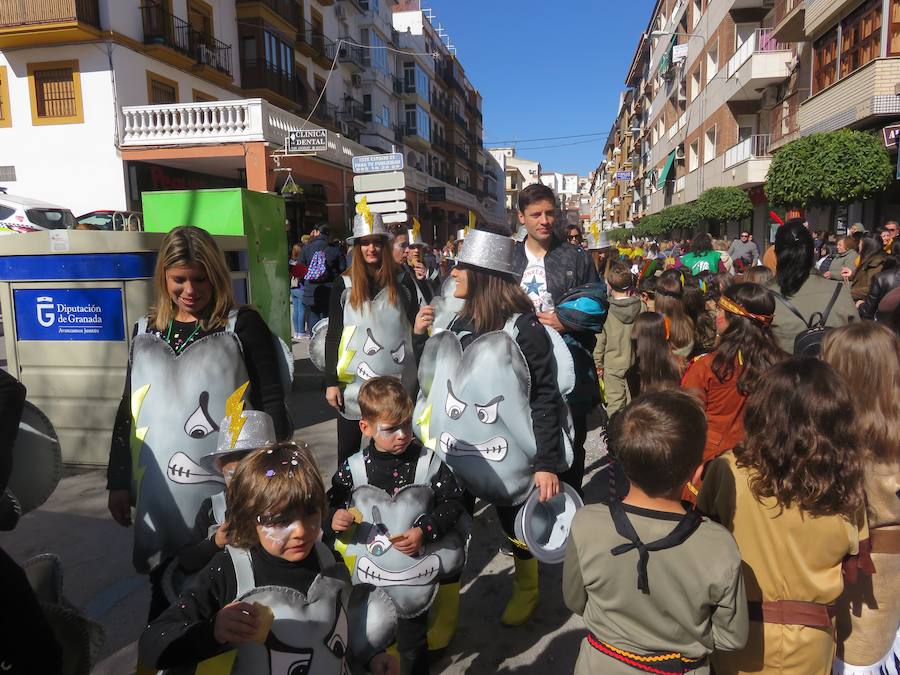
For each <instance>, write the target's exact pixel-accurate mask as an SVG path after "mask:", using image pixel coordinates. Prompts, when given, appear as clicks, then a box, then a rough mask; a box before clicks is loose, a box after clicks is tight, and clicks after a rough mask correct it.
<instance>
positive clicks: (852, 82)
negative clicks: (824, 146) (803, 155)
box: [800, 57, 900, 135]
mask: <svg viewBox="0 0 900 675" xmlns="http://www.w3.org/2000/svg"><path fill="white" fill-rule="evenodd" d="M898 82H900V57H893V58H887V59H875V60H874V61H871V62H869V63H867V64H866V65H864V66H863V67H862V68H859V69H857V70H855V71H853V72H852V73H850V74H849V75H844V77H842V78H841V79H840V80H838V81H837V82H835V83H834V84H832V85H831V86H830V87H828V88H826V89H823V90H822V91H820V92H818V93H817V94H815V95H814V96H811V97H810V98H808V99H807V100H805V101H803V102H802V103H801V104H800V128H801V129H803V133H804V135H805V134H807V133H815V132H818V131H832V130H834V129H840V128H842V127H850V128H858V127H860V126H863V125H870V124H872V125H874V124H885V123H887V122H888V121H892V120H893V119H896V117H897V116H898V115H900V96H897V90H896V86H897V83H898ZM878 118H880V119H878Z"/></svg>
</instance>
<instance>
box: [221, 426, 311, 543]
mask: <svg viewBox="0 0 900 675" xmlns="http://www.w3.org/2000/svg"><path fill="white" fill-rule="evenodd" d="M226 501H227V503H228V513H227V517H226V520H227V521H228V535H229V537H230V539H231V543H232V544H233V545H234V546H237V547H239V548H250V547H251V546H253V545H255V544H258V543H259V535H258V534H257V533H256V526H257V524H258V523H259V520H258V518H259V516H261V515H264V514H266V513H271V512H274V511H280V512H282V513H289V512H296V511H299V512H300V513H302V514H303V515H304V516H309V515H312V514H314V513H319V514H321V515H323V516H324V514H325V483H324V481H323V480H322V474H321V473H319V467H318V466H316V461H315V459H313V456H312V453H311V452H310V451H309V448H308V447H307V446H306V445H305V444H301V445H298V444H296V443H278V444H277V445H273V446H270V447H266V448H260V449H259V450H254V451H253V452H252V453H250V454H249V455H247V457H245V458H244V459H243V460H242V461H241V463H240V464H238V468H237V471H236V472H235V474H234V478H233V479H232V481H231V483H230V484H229V485H228V488H227V492H226Z"/></svg>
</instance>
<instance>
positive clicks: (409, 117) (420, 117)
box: [404, 103, 431, 142]
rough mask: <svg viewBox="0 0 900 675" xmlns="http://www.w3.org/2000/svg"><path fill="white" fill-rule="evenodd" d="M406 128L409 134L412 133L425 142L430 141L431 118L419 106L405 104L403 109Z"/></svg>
mask: <svg viewBox="0 0 900 675" xmlns="http://www.w3.org/2000/svg"><path fill="white" fill-rule="evenodd" d="M404 113H405V120H406V126H407V129H408V131H409V132H411V133H414V134H415V135H416V136H419V137H420V138H424V139H425V140H426V141H429V142H430V141H431V118H430V117H429V116H428V113H427V112H425V109H424V108H423V107H422V106H420V105H415V104H412V103H407V104H406V106H405V107H404Z"/></svg>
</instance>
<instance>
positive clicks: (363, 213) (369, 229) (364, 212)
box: [347, 197, 391, 245]
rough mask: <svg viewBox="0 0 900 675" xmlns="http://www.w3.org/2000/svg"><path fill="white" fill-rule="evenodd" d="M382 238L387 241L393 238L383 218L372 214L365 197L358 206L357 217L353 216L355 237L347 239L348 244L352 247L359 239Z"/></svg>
mask: <svg viewBox="0 0 900 675" xmlns="http://www.w3.org/2000/svg"><path fill="white" fill-rule="evenodd" d="M372 236H381V237H385V238H387V239H390V238H391V233H390V232H389V231H388V229H387V227H386V226H385V224H384V220H382V218H381V214H378V213H372V211H370V210H369V205H368V203H367V202H366V198H365V197H363V198H362V200H361V201H360V202H359V204H357V205H356V215H355V216H353V236H352V237H347V243H348V244H350V245H352V244H353V243H354V242H355V241H356V240H357V239H361V238H362V237H372Z"/></svg>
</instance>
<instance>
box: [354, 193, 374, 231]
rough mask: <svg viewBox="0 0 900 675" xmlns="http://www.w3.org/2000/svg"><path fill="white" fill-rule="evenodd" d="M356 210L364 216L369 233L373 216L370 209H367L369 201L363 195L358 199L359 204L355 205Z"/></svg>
mask: <svg viewBox="0 0 900 675" xmlns="http://www.w3.org/2000/svg"><path fill="white" fill-rule="evenodd" d="M356 212H357V213H358V214H359V215H361V216H362V217H363V218H365V220H366V223H367V224H368V226H369V233H370V234H371V232H372V224H373V223H374V222H375V216H374V215H372V211H371V209H369V202H368V201H367V200H366V198H365V197H363V198H362V199H360V200H359V204H357V205H356Z"/></svg>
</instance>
